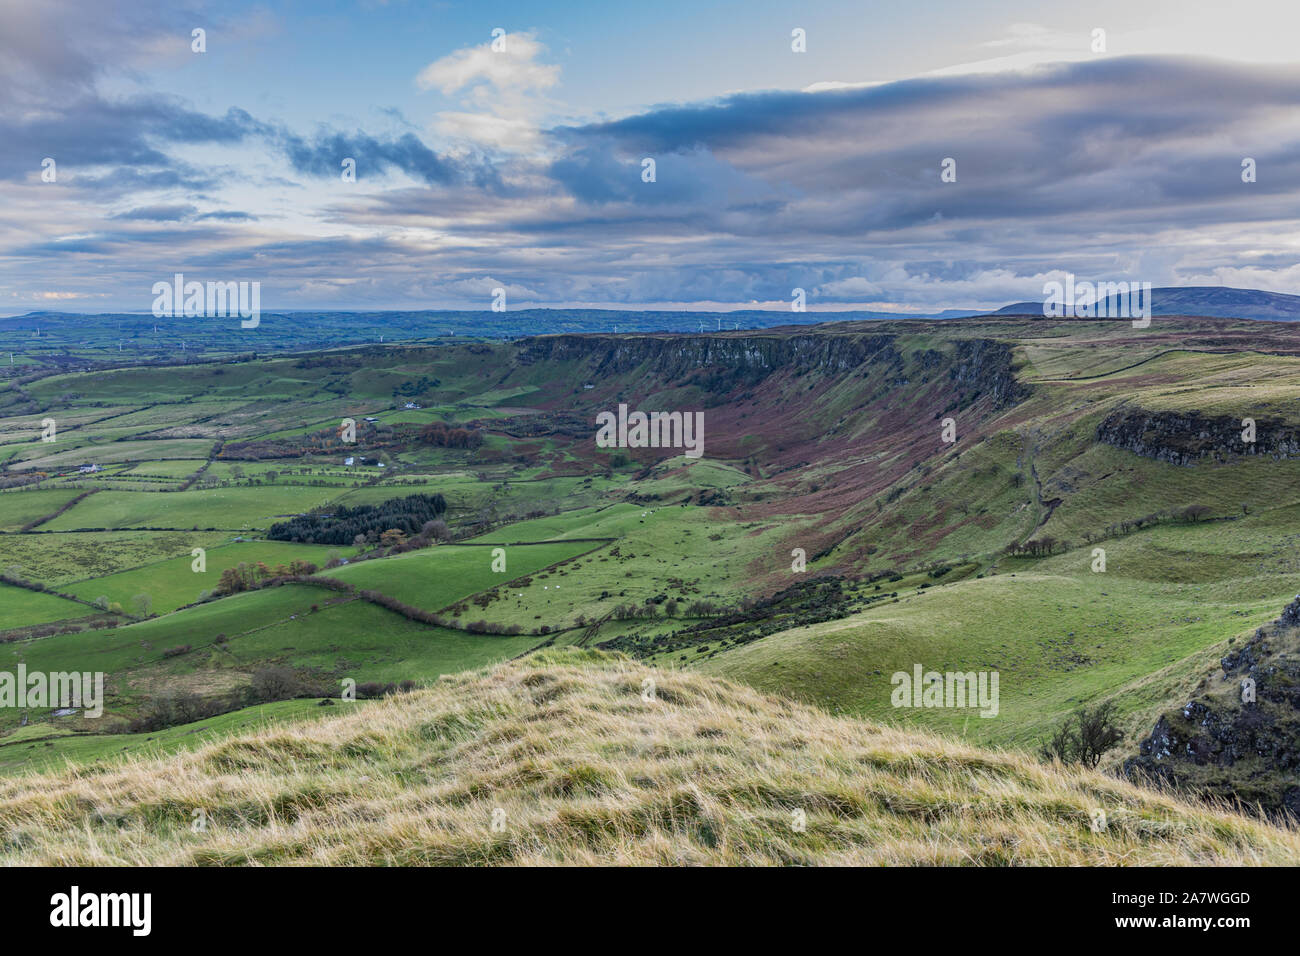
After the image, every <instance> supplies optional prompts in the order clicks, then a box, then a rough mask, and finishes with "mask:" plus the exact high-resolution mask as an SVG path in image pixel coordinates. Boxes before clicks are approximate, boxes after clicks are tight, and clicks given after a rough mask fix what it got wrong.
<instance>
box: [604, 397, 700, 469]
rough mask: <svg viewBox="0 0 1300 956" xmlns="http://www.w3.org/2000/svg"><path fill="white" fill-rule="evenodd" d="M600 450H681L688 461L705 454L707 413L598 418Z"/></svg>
mask: <svg viewBox="0 0 1300 956" xmlns="http://www.w3.org/2000/svg"><path fill="white" fill-rule="evenodd" d="M596 425H597V426H598V428H597V431H596V447H597V448H681V449H684V451H683V454H684V455H685V456H686V457H687V458H699V457H700V456H702V455H703V454H704V412H650V413H649V414H647V413H646V412H631V413H629V412H628V410H627V406H626V405H619V406H618V414H615V413H614V412H601V413H600V414H598V415H597V416H596Z"/></svg>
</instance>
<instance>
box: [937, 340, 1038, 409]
mask: <svg viewBox="0 0 1300 956" xmlns="http://www.w3.org/2000/svg"><path fill="white" fill-rule="evenodd" d="M948 374H949V375H950V377H951V378H952V380H953V383H954V384H955V385H957V386H958V387H959V388H963V389H972V390H976V391H985V390H987V391H988V392H990V393H991V394H992V396H993V407H994V408H1004V407H1005V406H1007V405H1014V404H1015V403H1016V402H1018V401H1020V400H1021V399H1022V398H1024V397H1025V396H1026V395H1028V394H1029V389H1028V388H1027V387H1026V386H1024V385H1022V384H1021V383H1020V382H1019V381H1017V380H1016V375H1015V372H1014V370H1013V368H1012V354H1011V348H1010V346H1008V345H1006V344H1005V343H1003V342H995V341H993V340H991V339H964V340H961V341H959V342H958V343H957V362H956V365H954V366H953V368H952V370H951V371H950V372H949V373H948Z"/></svg>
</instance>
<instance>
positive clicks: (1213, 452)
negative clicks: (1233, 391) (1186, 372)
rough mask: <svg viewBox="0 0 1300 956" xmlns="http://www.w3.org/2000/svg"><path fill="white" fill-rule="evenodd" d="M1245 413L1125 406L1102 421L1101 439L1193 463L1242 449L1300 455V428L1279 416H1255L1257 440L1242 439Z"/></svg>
mask: <svg viewBox="0 0 1300 956" xmlns="http://www.w3.org/2000/svg"><path fill="white" fill-rule="evenodd" d="M1243 429H1244V426H1243V424H1242V419H1240V418H1233V417H1229V416H1219V417H1210V416H1205V415H1201V414H1200V413H1198V412H1185V413H1183V412H1151V411H1146V410H1143V409H1120V410H1119V411H1116V412H1113V413H1112V414H1110V415H1108V416H1107V417H1106V418H1105V420H1103V421H1102V423H1101V424H1100V425H1099V426H1097V440H1098V441H1100V442H1104V443H1105V444H1107V445H1113V446H1115V447H1116V448H1123V449H1125V450H1127V451H1131V452H1133V453H1134V454H1136V455H1141V456H1142V457H1144V458H1154V459H1155V460H1157V461H1166V462H1169V463H1171V464H1175V465H1190V464H1193V463H1195V462H1197V461H1200V460H1201V459H1203V458H1210V459H1213V460H1215V461H1227V460H1229V459H1231V458H1234V457H1238V456H1242V455H1267V456H1269V457H1271V458H1273V459H1275V460H1280V459H1283V458H1300V429H1297V428H1296V427H1295V426H1294V425H1288V424H1287V423H1286V422H1284V421H1282V420H1281V419H1277V418H1257V419H1255V441H1254V442H1253V443H1248V442H1245V441H1243V440H1242V431H1243Z"/></svg>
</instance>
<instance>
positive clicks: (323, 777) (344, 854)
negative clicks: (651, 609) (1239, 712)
mask: <svg viewBox="0 0 1300 956" xmlns="http://www.w3.org/2000/svg"><path fill="white" fill-rule="evenodd" d="M647 679H652V680H653V681H654V682H655V684H656V687H655V693H654V697H655V699H654V700H653V701H651V702H647V701H645V700H644V699H643V690H644V689H645V687H646V685H645V684H644V683H643V682H645V681H646V680H647ZM1097 808H1100V809H1102V810H1104V811H1105V813H1106V815H1107V826H1106V827H1105V828H1104V829H1102V830H1100V831H1099V832H1094V830H1093V828H1092V825H1091V823H1092V816H1091V814H1092V812H1093V810H1094V809H1097ZM196 811H201V812H202V813H203V814H204V815H205V817H206V829H199V830H196V829H194V828H193V826H192V822H193V821H194V820H195V819H196V817H195V812H196ZM796 811H802V814H803V817H804V819H805V821H806V826H805V827H804V828H803V829H800V828H799V827H798V826H797V823H798V821H797V815H796ZM494 812H495V819H496V821H497V823H498V825H497V826H495V827H494ZM502 812H503V813H502ZM0 861H3V862H5V863H9V864H55V865H95V864H115V865H123V864H182V865H185V864H209V865H238V864H342V865H350V864H391V865H396V864H403V865H407V864H441V865H460V864H522V865H528V864H557V863H558V864H741V865H748V864H758V865H765V864H799V865H815V864H868V865H871V864H884V865H932V864H945V865H946V864H975V865H1008V864H1082V865H1107V866H1113V865H1127V864H1157V865H1159V864H1183V865H1187V864H1196V865H1205V864H1208V865H1238V864H1295V863H1300V834H1297V833H1296V832H1294V831H1287V830H1282V829H1278V828H1274V827H1270V826H1268V825H1266V824H1263V823H1260V822H1258V821H1253V820H1249V819H1246V818H1244V817H1240V816H1236V815H1233V814H1231V813H1227V812H1221V811H1219V810H1216V809H1210V808H1206V807H1205V806H1203V805H1193V804H1190V803H1187V802H1184V801H1181V800H1178V799H1175V798H1172V797H1168V796H1165V795H1162V794H1158V793H1155V792H1152V791H1146V790H1142V789H1139V788H1136V787H1134V786H1131V785H1129V784H1127V783H1125V782H1122V781H1120V780H1117V779H1114V778H1111V777H1108V776H1105V775H1102V774H1099V773H1094V772H1085V771H1078V770H1067V769H1063V768H1061V767H1059V766H1044V765H1040V764H1037V763H1035V762H1033V761H1031V760H1029V759H1027V758H1025V757H1023V756H1020V755H1017V754H1013V753H1002V752H996V751H990V750H981V749H978V748H975V747H971V746H968V745H965V744H963V743H961V742H959V741H957V740H953V739H945V738H941V737H938V736H933V735H928V734H925V733H922V732H916V731H903V730H899V729H891V728H886V727H882V726H878V725H874V724H870V723H866V722H862V721H857V720H850V719H841V718H836V717H831V716H828V715H827V714H825V713H823V712H821V711H818V710H815V709H813V708H810V707H806V706H803V705H799V704H795V703H792V702H788V701H784V700H780V699H776V698H772V697H766V696H764V695H762V694H760V693H758V692H757V691H754V690H752V689H749V688H744V687H741V686H738V685H735V684H732V683H729V682H727V681H724V680H720V679H718V678H713V677H706V676H703V675H699V674H692V673H679V672H667V673H665V672H662V671H655V670H651V669H649V668H646V667H644V666H642V665H639V664H636V663H633V662H631V661H629V660H627V659H625V658H622V657H618V656H613V655H607V654H601V653H598V652H593V651H576V650H552V651H547V652H544V653H542V654H538V655H534V656H531V657H528V658H525V659H522V660H519V661H515V662H512V663H507V664H501V665H498V666H496V667H494V668H491V669H489V670H483V671H477V672H472V673H465V674H460V675H456V676H452V677H444V678H442V679H441V680H439V681H438V682H437V683H436V684H435V685H434V686H433V687H431V688H428V689H425V690H421V691H416V692H413V693H411V694H407V695H401V696H398V697H394V698H389V699H387V700H385V701H382V702H376V703H374V704H370V705H368V706H366V707H365V708H364V709H360V708H358V709H357V710H355V711H352V712H346V711H345V712H343V713H341V714H340V715H339V716H337V717H331V718H326V719H323V720H313V721H307V722H303V723H300V724H294V725H284V724H281V725H278V726H276V727H273V728H269V729H266V730H263V731H261V732H258V733H252V734H245V735H242V736H238V737H232V738H228V739H225V740H222V741H219V742H215V743H213V744H211V745H208V746H206V747H203V748H201V749H197V750H194V751H192V752H187V753H183V754H178V755H175V756H171V757H166V758H160V759H151V760H142V759H133V760H127V761H123V762H120V763H117V764H110V765H103V764H101V765H97V766H93V767H91V766H87V767H71V766H70V767H68V768H67V769H65V770H62V771H59V772H55V773H49V774H45V775H40V776H36V775H32V776H25V777H21V778H15V779H9V780H2V781H0Z"/></svg>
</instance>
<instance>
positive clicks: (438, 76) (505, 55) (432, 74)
mask: <svg viewBox="0 0 1300 956" xmlns="http://www.w3.org/2000/svg"><path fill="white" fill-rule="evenodd" d="M494 45H496V46H498V48H497V49H494ZM545 52H546V47H545V46H543V45H542V44H541V43H540V42H539V41H538V40H537V39H536V37H534V36H533V34H531V33H526V32H525V33H509V34H505V35H504V36H502V37H500V38H499V39H498V40H495V41H490V42H488V43H484V44H482V45H480V46H473V47H466V48H465V49H461V50H457V51H456V52H454V53H451V54H448V55H447V56H444V57H442V58H441V59H438V60H435V61H434V62H432V63H430V64H429V65H428V66H426V67H425V68H424V69H422V70H421V71H420V72H419V73H418V74H417V75H416V78H415V82H416V85H417V86H418V87H419V88H420V89H422V90H431V89H436V90H438V91H440V92H441V93H442V94H443V95H444V96H448V97H455V98H457V99H458V101H459V102H460V104H461V105H462V107H464V108H462V109H458V110H443V111H442V112H440V113H439V114H438V116H437V117H436V119H435V121H434V123H433V128H434V129H435V130H436V131H437V132H438V133H439V134H441V135H442V136H444V137H446V138H448V139H451V140H463V141H465V142H467V143H471V144H474V145H476V146H483V147H489V148H495V149H501V150H512V151H516V152H528V151H531V150H534V149H536V148H537V146H538V144H539V142H540V136H539V129H538V127H539V124H540V122H541V120H542V118H543V117H544V116H546V114H547V113H548V112H549V111H550V110H551V109H552V106H553V104H551V103H550V102H549V101H548V100H547V98H546V95H545V94H546V92H547V91H548V90H550V89H551V88H552V87H554V86H555V85H556V84H557V83H559V80H560V68H559V67H558V66H556V65H554V64H545V63H541V62H539V58H540V57H541V56H543V55H544V54H545Z"/></svg>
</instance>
